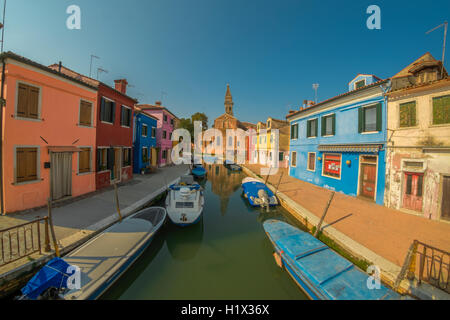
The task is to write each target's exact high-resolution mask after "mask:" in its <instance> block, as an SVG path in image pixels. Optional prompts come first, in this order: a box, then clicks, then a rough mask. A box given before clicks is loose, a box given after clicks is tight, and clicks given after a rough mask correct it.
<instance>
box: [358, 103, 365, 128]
mask: <svg viewBox="0 0 450 320" xmlns="http://www.w3.org/2000/svg"><path fill="white" fill-rule="evenodd" d="M363 118H364V110H363V108H359V109H358V132H359V133H361V132H363V131H364V128H363V127H364V119H363Z"/></svg>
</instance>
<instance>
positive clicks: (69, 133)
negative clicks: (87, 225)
mask: <svg viewBox="0 0 450 320" xmlns="http://www.w3.org/2000/svg"><path fill="white" fill-rule="evenodd" d="M0 57H1V60H2V61H3V66H4V70H3V71H4V74H3V77H2V79H4V81H3V82H2V83H1V85H2V88H1V89H2V90H1V92H2V98H3V99H4V101H5V103H4V105H3V108H2V113H1V115H2V122H1V125H2V127H1V132H2V146H1V151H2V152H1V154H2V171H1V188H2V190H1V195H2V199H1V200H2V201H1V209H2V213H11V212H16V211H22V210H26V209H30V208H34V207H40V206H43V205H45V204H46V202H47V199H48V198H50V199H51V200H53V201H56V200H60V199H66V198H69V197H76V196H79V195H82V194H85V193H88V192H92V191H94V190H95V169H94V168H95V163H96V162H95V140H96V130H95V127H96V117H95V116H94V115H95V114H96V106H97V91H96V88H95V87H93V86H91V85H89V84H87V83H85V82H82V81H81V80H79V79H75V78H72V77H69V76H67V75H64V74H62V73H60V72H58V71H57V70H52V69H50V68H48V67H46V66H43V65H41V64H38V63H36V62H33V61H31V60H29V59H26V58H24V57H21V56H18V55H16V54H14V53H12V52H7V53H3V54H2V55H1V56H0Z"/></svg>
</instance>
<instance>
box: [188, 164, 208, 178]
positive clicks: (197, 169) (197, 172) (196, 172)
mask: <svg viewBox="0 0 450 320" xmlns="http://www.w3.org/2000/svg"><path fill="white" fill-rule="evenodd" d="M191 172H192V175H193V176H195V177H197V178H203V177H205V175H206V169H205V168H203V166H202V165H200V164H194V167H193V168H192V171H191Z"/></svg>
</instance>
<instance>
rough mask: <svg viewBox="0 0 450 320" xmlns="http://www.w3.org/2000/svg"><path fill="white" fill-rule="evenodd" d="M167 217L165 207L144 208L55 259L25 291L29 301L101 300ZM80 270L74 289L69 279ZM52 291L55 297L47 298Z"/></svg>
mask: <svg viewBox="0 0 450 320" xmlns="http://www.w3.org/2000/svg"><path fill="white" fill-rule="evenodd" d="M166 216H167V212H166V209H164V208H162V207H150V208H146V209H143V210H141V211H139V212H137V213H135V214H133V215H131V216H130V217H128V218H126V219H124V220H122V221H121V222H118V223H116V224H114V225H113V226H111V227H109V228H107V229H106V230H105V231H103V232H101V233H100V234H99V235H97V236H95V237H94V238H92V239H91V240H89V241H88V242H86V243H85V244H83V245H82V246H81V247H79V248H78V249H76V250H74V251H72V252H70V253H69V254H68V255H66V256H65V257H64V259H59V258H57V259H53V260H52V261H50V262H49V263H48V264H47V265H46V266H44V267H43V268H42V269H41V270H40V271H39V272H38V273H37V274H36V275H35V276H34V277H33V278H32V279H31V280H30V281H29V282H28V283H27V285H26V286H25V287H24V288H23V289H22V293H23V295H24V297H25V299H49V300H53V299H65V300H95V299H98V298H99V297H100V296H101V295H102V294H103V293H104V292H105V291H106V290H107V289H108V288H109V287H110V286H111V285H112V284H113V283H114V282H115V281H116V280H117V279H118V278H119V277H120V276H121V275H122V274H123V273H124V272H125V271H126V270H127V269H128V268H129V267H130V266H131V265H132V264H133V263H134V262H135V261H136V260H137V259H138V258H139V257H140V255H141V254H142V253H143V252H144V251H145V249H146V248H147V247H148V246H149V245H150V243H151V241H152V239H153V238H154V236H155V235H156V233H157V231H158V230H159V229H160V228H161V227H162V225H163V224H164V222H165V220H166ZM71 266H72V268H71V270H69V269H68V268H69V267H71ZM77 269H78V270H79V271H80V272H79V283H78V284H79V286H77V281H76V278H77V276H75V277H74V279H73V283H72V279H71V281H70V283H71V284H72V285H73V288H70V287H69V286H68V281H67V280H68V279H69V277H71V276H74V275H75V270H77ZM52 289H53V294H52V295H51V296H50V295H46V293H47V292H48V291H49V290H52Z"/></svg>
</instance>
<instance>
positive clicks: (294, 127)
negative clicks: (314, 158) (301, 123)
mask: <svg viewBox="0 0 450 320" xmlns="http://www.w3.org/2000/svg"><path fill="white" fill-rule="evenodd" d="M295 139H298V123H296V124H293V125H291V140H295Z"/></svg>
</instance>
